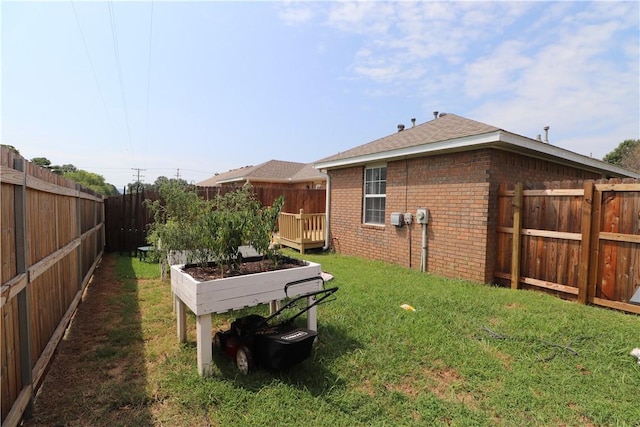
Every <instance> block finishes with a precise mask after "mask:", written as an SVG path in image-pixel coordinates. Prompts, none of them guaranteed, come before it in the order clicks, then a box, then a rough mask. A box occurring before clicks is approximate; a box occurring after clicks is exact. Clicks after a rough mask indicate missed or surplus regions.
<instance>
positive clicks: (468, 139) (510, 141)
mask: <svg viewBox="0 0 640 427" xmlns="http://www.w3.org/2000/svg"><path fill="white" fill-rule="evenodd" d="M480 148H494V149H501V150H505V151H512V152H516V153H520V154H527V155H529V156H534V157H539V158H541V159H545V160H554V161H555V162H556V163H560V164H566V165H571V166H573V167H575V166H576V165H579V166H582V167H583V168H585V167H586V169H588V170H591V171H592V172H596V173H600V174H601V173H603V171H606V172H609V173H611V174H614V175H618V176H621V177H632V178H640V174H637V173H635V172H632V171H629V170H627V169H623V168H621V167H619V166H616V165H612V164H610V163H606V162H603V161H601V160H596V159H593V158H591V157H587V156H583V155H581V154H578V153H574V152H573V151H569V150H566V149H564V148H560V147H556V146H554V145H550V144H547V143H542V142H540V141H536V140H534V139H531V138H526V137H523V136H520V135H516V134H513V133H510V132H507V131H504V130H500V129H498V130H496V131H493V132H488V133H484V134H479V135H471V136H465V137H462V138H453V139H448V140H444V141H437V142H430V143H427V144H421V145H414V146H411V147H404V148H399V149H396V150H388V151H382V152H378V153H370V154H364V155H360V156H354V157H349V158H344V159H337V160H328V161H319V162H316V163H315V164H314V165H313V167H315V168H316V169H320V170H329V169H339V168H345V167H350V166H359V165H365V164H369V163H374V162H381V161H392V160H397V159H403V158H409V157H418V156H421V155H435V154H442V153H448V152H457V151H468V150H472V149H480ZM549 157H553V159H549Z"/></svg>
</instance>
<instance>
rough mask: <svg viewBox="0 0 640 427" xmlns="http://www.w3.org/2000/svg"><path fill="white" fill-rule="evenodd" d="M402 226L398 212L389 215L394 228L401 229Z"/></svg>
mask: <svg viewBox="0 0 640 427" xmlns="http://www.w3.org/2000/svg"><path fill="white" fill-rule="evenodd" d="M403 224H404V218H403V216H402V214H401V213H400V212H393V213H391V225H395V226H396V227H402V225H403Z"/></svg>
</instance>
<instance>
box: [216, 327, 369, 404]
mask: <svg viewBox="0 0 640 427" xmlns="http://www.w3.org/2000/svg"><path fill="white" fill-rule="evenodd" d="M359 348H362V345H361V344H360V342H358V341H357V340H355V339H353V338H352V337H350V336H349V335H348V334H347V333H346V332H345V331H344V330H342V329H340V328H337V327H335V326H332V325H330V324H322V323H320V325H319V327H318V340H317V341H316V343H315V344H314V348H313V351H312V354H311V356H310V357H309V358H308V359H307V360H304V361H302V362H301V363H299V364H297V365H294V366H292V367H290V368H288V369H283V370H279V371H274V370H266V369H263V368H260V367H258V368H256V369H255V370H254V371H253V372H252V373H250V374H249V375H246V376H245V375H242V374H240V373H239V372H238V369H237V368H236V366H235V362H234V361H232V360H230V359H229V358H227V357H226V356H224V355H222V354H220V353H219V352H214V358H213V362H214V364H215V365H216V366H217V367H218V369H219V370H220V373H221V376H222V377H223V378H226V379H228V380H231V381H233V383H234V384H235V385H236V386H237V387H241V388H244V389H246V390H250V391H253V392H259V391H260V390H262V389H263V388H264V386H265V385H267V384H271V383H273V381H274V380H277V381H281V382H283V383H285V384H288V385H290V386H292V387H296V388H299V389H301V390H306V391H308V392H310V393H311V394H312V395H313V396H316V397H317V396H321V395H323V394H324V393H326V392H327V391H329V390H336V389H342V388H344V387H345V382H344V380H342V379H341V378H340V377H339V376H338V375H336V374H335V373H334V372H332V370H331V365H332V364H333V363H334V362H335V360H336V359H339V358H340V357H342V356H344V355H346V354H348V353H351V352H353V351H355V350H357V349H359Z"/></svg>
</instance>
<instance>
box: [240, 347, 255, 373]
mask: <svg viewBox="0 0 640 427" xmlns="http://www.w3.org/2000/svg"><path fill="white" fill-rule="evenodd" d="M236 365H238V370H239V371H240V372H242V373H243V374H244V375H247V374H248V373H249V372H251V370H252V369H253V357H252V356H251V351H250V350H249V348H248V347H247V346H242V347H240V348H239V349H238V352H237V353H236Z"/></svg>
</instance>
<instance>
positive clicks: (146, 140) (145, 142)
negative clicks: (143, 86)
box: [144, 0, 153, 161]
mask: <svg viewBox="0 0 640 427" xmlns="http://www.w3.org/2000/svg"><path fill="white" fill-rule="evenodd" d="M152 39H153V0H151V16H150V17H149V61H148V63H147V118H146V123H145V130H144V160H145V161H146V160H147V147H148V143H149V98H150V93H151V40H152Z"/></svg>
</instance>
